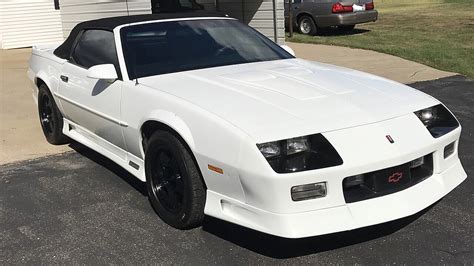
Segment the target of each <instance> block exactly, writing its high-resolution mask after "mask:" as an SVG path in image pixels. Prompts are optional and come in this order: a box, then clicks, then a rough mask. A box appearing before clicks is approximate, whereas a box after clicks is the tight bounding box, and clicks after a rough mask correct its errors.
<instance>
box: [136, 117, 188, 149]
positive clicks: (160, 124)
mask: <svg viewBox="0 0 474 266" xmlns="http://www.w3.org/2000/svg"><path fill="white" fill-rule="evenodd" d="M156 130H165V131H168V132H170V133H172V134H173V135H175V136H176V137H177V138H178V139H180V140H181V141H182V142H183V143H184V144H186V146H187V147H188V148H189V149H190V150H191V151H194V148H195V145H194V139H193V136H192V134H191V130H190V129H189V127H188V126H187V124H186V123H185V122H184V121H183V120H182V119H181V118H179V117H178V116H177V115H175V114H174V113H171V112H169V111H165V110H157V111H154V112H152V113H151V114H150V115H149V116H147V118H145V119H143V120H142V121H141V123H140V137H141V138H142V144H143V143H144V141H146V140H147V139H149V138H150V137H151V135H152V134H153V133H154V132H155V131H156ZM144 152H145V147H143V154H145V153H144Z"/></svg>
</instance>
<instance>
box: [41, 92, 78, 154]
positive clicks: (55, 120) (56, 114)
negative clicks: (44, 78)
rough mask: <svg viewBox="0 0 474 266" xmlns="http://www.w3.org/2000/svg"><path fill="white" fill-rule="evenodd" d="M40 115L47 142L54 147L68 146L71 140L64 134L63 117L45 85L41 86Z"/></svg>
mask: <svg viewBox="0 0 474 266" xmlns="http://www.w3.org/2000/svg"><path fill="white" fill-rule="evenodd" d="M38 113H39V119H40V123H41V128H42V129H43V134H44V136H45V137H46V140H47V141H48V142H49V143H51V144H54V145H61V144H67V143H69V142H70V139H69V138H68V137H67V136H66V135H64V134H63V132H62V130H63V116H62V114H61V111H59V108H58V106H57V105H56V102H55V101H54V98H53V95H52V94H51V92H50V91H49V89H48V87H47V86H46V85H44V84H41V85H40V86H39V91H38Z"/></svg>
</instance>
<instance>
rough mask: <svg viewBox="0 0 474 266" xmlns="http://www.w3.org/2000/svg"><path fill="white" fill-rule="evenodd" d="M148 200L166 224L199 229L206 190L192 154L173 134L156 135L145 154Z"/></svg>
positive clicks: (150, 141)
mask: <svg viewBox="0 0 474 266" xmlns="http://www.w3.org/2000/svg"><path fill="white" fill-rule="evenodd" d="M145 171H146V181H147V182H146V183H147V190H148V198H149V200H150V202H151V205H152V206H153V208H154V209H155V211H156V212H157V214H158V215H159V216H160V218H161V219H162V220H163V221H164V222H166V223H167V224H169V225H171V226H173V227H175V228H178V229H190V228H194V227H197V226H200V225H201V223H202V221H203V219H204V205H205V203H206V189H205V185H204V182H203V179H202V177H201V173H200V172H199V169H198V167H197V164H196V163H195V161H194V159H193V157H192V155H191V152H190V150H189V149H188V148H187V147H186V146H185V144H183V142H181V140H179V139H178V138H176V137H175V136H174V135H173V134H171V133H169V132H166V131H156V132H155V133H154V134H153V135H152V136H151V137H150V139H149V140H148V142H147V145H146V152H145Z"/></svg>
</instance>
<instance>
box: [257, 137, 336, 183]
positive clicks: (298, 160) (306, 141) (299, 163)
mask: <svg viewBox="0 0 474 266" xmlns="http://www.w3.org/2000/svg"><path fill="white" fill-rule="evenodd" d="M257 147H258V149H259V150H260V152H261V153H262V155H263V156H264V157H265V159H267V161H268V163H269V164H270V166H271V167H272V168H273V170H274V171H275V172H277V173H279V174H284V173H294V172H301V171H307V170H314V169H321V168H326V167H331V166H337V165H341V164H342V163H343V161H342V158H341V157H340V156H339V154H338V153H337V151H336V150H335V149H334V147H333V146H332V145H331V143H329V141H328V140H327V139H326V138H325V137H324V136H323V135H322V134H315V135H310V136H304V137H297V138H291V139H285V140H279V141H273V142H267V143H261V144H257Z"/></svg>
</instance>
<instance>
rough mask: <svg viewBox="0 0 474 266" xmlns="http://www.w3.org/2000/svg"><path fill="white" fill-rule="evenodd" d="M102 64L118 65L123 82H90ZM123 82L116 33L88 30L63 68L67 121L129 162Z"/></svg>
mask: <svg viewBox="0 0 474 266" xmlns="http://www.w3.org/2000/svg"><path fill="white" fill-rule="evenodd" d="M100 64H114V66H115V68H116V71H117V74H118V75H119V79H117V80H115V81H107V80H99V79H93V78H89V77H88V76H87V72H88V69H89V68H90V67H92V66H95V65H100ZM120 79H121V78H120V71H119V66H118V58H117V52H116V49H115V41H114V34H113V32H110V31H106V30H96V29H91V30H85V31H84V32H82V34H80V35H79V37H78V39H77V40H76V44H75V47H74V49H73V51H72V53H71V55H70V59H69V61H68V62H66V63H65V65H64V66H63V68H62V71H61V84H60V87H59V90H58V98H59V99H60V103H61V105H62V107H63V110H64V116H65V118H67V119H69V120H70V121H72V122H73V123H75V124H77V125H78V127H77V128H75V129H74V130H75V131H76V132H77V133H79V134H80V135H81V136H82V137H86V138H87V139H88V140H90V141H91V142H93V143H94V144H98V145H100V146H101V147H102V148H105V149H106V150H108V151H110V152H112V153H113V154H115V155H119V156H120V157H121V158H123V159H125V158H126V157H125V156H126V152H125V150H126V148H125V142H124V139H123V135H122V126H124V124H123V123H121V122H120V100H121V94H122V80H120Z"/></svg>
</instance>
